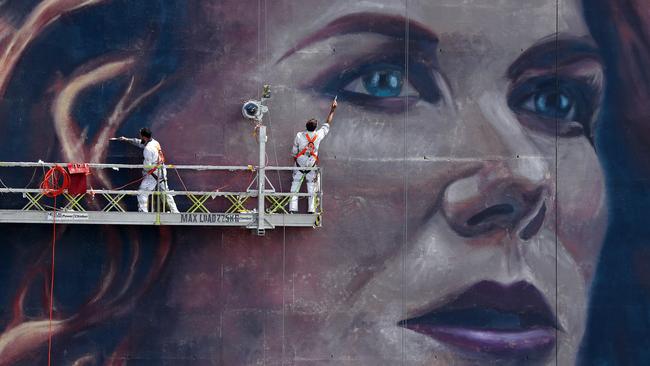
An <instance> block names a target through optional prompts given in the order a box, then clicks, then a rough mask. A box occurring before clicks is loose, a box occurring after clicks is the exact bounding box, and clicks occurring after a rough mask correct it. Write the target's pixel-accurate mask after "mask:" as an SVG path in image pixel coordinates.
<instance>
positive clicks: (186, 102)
mask: <svg viewBox="0 0 650 366" xmlns="http://www.w3.org/2000/svg"><path fill="white" fill-rule="evenodd" d="M258 5H259V4H258V3H257V2H250V3H249V2H241V1H222V2H204V3H202V4H201V7H200V9H199V10H198V11H197V14H202V15H203V17H202V19H203V20H202V21H200V22H199V21H197V22H195V27H196V29H197V31H196V32H194V33H188V34H191V35H189V36H188V40H187V42H188V44H189V45H188V47H189V49H190V50H193V51H197V52H196V53H197V54H201V56H200V57H201V60H202V61H201V62H200V63H199V66H197V67H195V68H194V69H193V72H194V75H193V77H192V82H191V85H189V84H188V85H187V88H186V90H185V91H184V92H183V93H184V94H183V97H182V98H179V99H178V102H177V103H172V104H170V105H167V106H165V107H163V108H162V109H160V110H159V111H158V112H157V114H156V116H155V117H154V118H153V119H152V121H153V122H152V130H154V131H156V133H157V138H158V137H159V138H158V140H159V141H161V143H162V144H163V145H164V146H165V149H166V155H169V156H172V157H173V160H175V161H177V162H183V163H196V164H239V165H241V164H250V163H253V162H255V159H256V156H257V151H256V142H255V140H254V138H253V137H252V135H251V132H252V126H250V125H249V124H247V123H246V122H244V121H242V119H241V117H240V115H239V113H240V112H239V111H240V107H241V102H242V101H243V100H245V99H247V98H250V97H253V96H255V95H256V94H254V93H257V88H258V87H260V86H261V85H262V84H263V83H270V84H272V85H273V91H274V95H273V98H272V99H271V101H270V102H269V108H270V114H269V115H268V116H267V118H266V124H267V125H268V126H269V129H270V140H269V144H268V146H269V150H268V154H269V159H270V161H271V163H272V164H274V165H275V164H278V165H289V164H290V163H291V158H290V155H289V152H290V147H291V143H292V141H293V136H295V133H296V132H297V131H299V130H302V128H303V127H304V123H305V122H304V121H306V120H308V119H309V118H311V117H316V118H318V119H319V120H321V121H322V119H324V118H325V116H326V113H327V111H328V107H329V104H330V102H331V99H332V98H333V97H334V96H338V102H339V107H338V109H337V112H336V116H335V118H334V123H333V126H332V129H331V132H330V134H329V135H328V136H327V138H326V139H325V140H324V142H323V143H322V144H321V151H320V162H321V166H322V167H323V174H324V175H323V190H324V202H323V209H324V214H323V227H322V228H319V229H315V230H311V229H309V230H307V229H291V228H287V229H282V228H277V229H275V230H272V231H268V232H267V237H266V238H257V237H255V236H253V235H249V234H248V233H245V232H242V231H241V230H233V231H230V230H227V231H224V232H218V233H217V234H215V232H214V231H208V230H194V231H191V232H190V231H185V232H182V233H178V234H177V235H176V238H177V241H178V242H179V243H181V242H183V243H184V245H179V246H178V248H177V255H178V256H177V259H176V260H175V261H174V262H173V264H174V266H173V267H172V271H173V272H172V273H173V275H172V280H171V287H170V288H171V290H170V294H169V296H170V297H169V299H168V301H167V305H168V306H170V308H171V309H172V312H173V313H175V314H177V316H176V319H177V321H176V322H172V323H170V325H169V330H168V334H167V335H166V336H165V339H166V340H165V341H166V342H171V341H170V339H177V340H179V342H180V340H181V339H182V340H184V341H185V342H186V341H187V340H188V338H191V339H192V342H193V344H194V345H195V346H196V347H197V349H214V344H216V343H218V344H221V345H222V347H221V348H220V349H221V351H220V352H221V355H220V356H219V357H220V358H221V359H222V360H224V362H225V364H229V365H235V364H253V363H255V362H258V361H259V362H261V361H260V360H266V361H268V362H270V361H273V362H276V361H277V362H279V361H278V360H280V359H284V360H285V361H287V362H289V361H288V360H293V361H290V362H289V363H291V362H294V363H299V360H303V361H304V362H305V363H307V364H310V363H315V364H316V363H320V362H323V363H326V362H334V363H336V364H349V365H361V364H362V365H376V364H381V365H395V364H409V365H450V364H455V365H456V364H465V363H468V364H472V363H481V364H485V363H486V362H488V361H494V362H496V361H502V362H505V363H508V362H515V363H516V362H524V361H525V362H526V363H533V362H540V363H550V364H555V363H558V364H562V365H566V364H571V363H572V362H574V360H575V357H576V353H577V350H578V345H579V342H580V340H581V338H582V335H583V332H584V329H585V318H586V308H587V296H588V289H589V285H590V281H591V275H592V272H593V269H594V265H595V263H596V259H597V256H598V252H599V249H600V246H601V243H602V240H603V233H604V230H605V226H606V202H605V201H606V200H605V193H604V183H603V175H602V171H601V167H600V165H599V162H598V159H597V157H596V154H595V150H594V146H593V141H592V133H593V129H594V126H593V121H594V120H595V117H596V115H597V110H598V106H599V103H600V98H601V90H602V87H603V85H602V66H601V64H600V62H599V60H598V57H597V52H596V50H594V48H593V46H592V42H591V41H590V38H589V35H588V32H587V28H586V26H585V24H584V21H583V19H582V16H581V9H580V8H579V7H578V4H576V3H575V2H562V3H561V6H560V8H559V11H558V14H557V23H556V2H555V1H536V2H526V1H524V2H522V1H520V0H505V1H501V2H499V5H498V6H495V5H494V4H493V3H492V2H489V4H488V2H485V1H479V0H473V1H463V2H459V1H456V0H440V1H435V2H432V1H427V0H413V1H409V2H408V7H406V6H405V3H404V2H395V1H379V0H373V1H344V0H332V1H327V2H323V1H317V0H307V1H289V0H287V1H284V0H282V1H272V2H268V3H263V4H261V5H259V6H258ZM556 26H557V28H556ZM205 29H210V31H209V32H207V33H206V31H205ZM199 30H200V31H199ZM197 57H198V56H197ZM188 142H190V143H188ZM272 178H273V179H275V180H274V181H273V183H274V185H275V186H276V188H277V189H282V190H285V191H286V190H288V187H289V184H290V178H289V177H288V176H282V177H280V178H279V179H278V178H277V177H272ZM210 179H213V178H210V177H208V176H204V175H202V176H196V177H194V178H193V179H192V180H191V184H193V185H194V186H197V187H198V186H201V187H204V188H205V187H212V186H213V185H215V184H216V185H217V186H218V185H220V184H219V182H217V183H215V182H214V181H213V180H210ZM229 184H235V183H233V182H229ZM243 184H244V185H245V183H243ZM301 204H303V205H304V204H305V203H304V202H303V203H301ZM303 209H304V207H303ZM185 244H187V245H185ZM178 314H182V315H178ZM216 314H219V316H217V315H216ZM204 347H207V348H204ZM211 355H212V354H211ZM211 355H206V356H205V357H207V358H210V357H212V356H211ZM273 362H271V363H273Z"/></svg>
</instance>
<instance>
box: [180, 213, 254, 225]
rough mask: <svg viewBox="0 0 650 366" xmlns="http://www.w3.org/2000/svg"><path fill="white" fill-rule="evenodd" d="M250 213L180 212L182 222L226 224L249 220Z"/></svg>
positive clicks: (250, 217) (250, 218) (250, 219)
mask: <svg viewBox="0 0 650 366" xmlns="http://www.w3.org/2000/svg"><path fill="white" fill-rule="evenodd" d="M252 219H253V217H252V215H250V214H249V215H246V214H243V215H242V214H238V213H232V214H224V213H182V214H181V223H182V224H204V225H228V224H240V223H247V222H251V221H252Z"/></svg>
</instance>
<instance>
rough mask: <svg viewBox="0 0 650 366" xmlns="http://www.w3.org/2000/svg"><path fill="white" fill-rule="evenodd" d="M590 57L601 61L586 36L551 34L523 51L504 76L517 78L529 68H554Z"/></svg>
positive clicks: (594, 47)
mask: <svg viewBox="0 0 650 366" xmlns="http://www.w3.org/2000/svg"><path fill="white" fill-rule="evenodd" d="M584 59H592V60H596V61H598V62H601V63H602V61H601V57H600V52H599V51H598V48H597V47H596V45H595V43H594V41H593V40H592V39H591V38H590V37H588V36H585V37H575V36H568V35H562V34H559V35H557V37H556V35H551V36H549V37H546V38H544V39H542V40H541V41H540V42H538V43H537V44H535V45H533V46H532V47H531V48H529V49H527V50H526V51H524V53H523V54H522V55H521V56H519V57H518V58H517V59H516V60H515V61H514V62H513V63H512V65H510V67H509V68H508V71H507V72H506V76H507V77H508V78H509V79H510V80H517V78H519V76H521V74H523V73H524V72H525V71H527V70H531V69H554V68H555V67H556V65H557V67H562V66H565V65H569V64H572V63H575V62H577V61H581V60H584Z"/></svg>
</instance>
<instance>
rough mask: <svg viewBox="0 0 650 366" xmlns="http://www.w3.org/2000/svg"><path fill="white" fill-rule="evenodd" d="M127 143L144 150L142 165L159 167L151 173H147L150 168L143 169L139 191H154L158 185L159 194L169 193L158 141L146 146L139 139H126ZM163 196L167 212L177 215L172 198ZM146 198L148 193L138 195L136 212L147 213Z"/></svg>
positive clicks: (167, 195)
mask: <svg viewBox="0 0 650 366" xmlns="http://www.w3.org/2000/svg"><path fill="white" fill-rule="evenodd" d="M128 141H129V142H130V143H132V144H133V145H135V146H138V147H139V148H141V149H144V150H143V152H142V155H143V157H144V160H143V162H142V165H145V166H150V167H152V166H156V165H160V167H158V169H156V170H154V171H153V172H151V173H149V172H150V171H151V169H152V168H148V169H147V168H146V167H145V168H143V170H142V175H143V176H144V178H143V179H142V182H141V183H140V188H139V190H141V191H153V190H154V189H156V185H158V188H159V190H160V192H167V191H169V187H168V186H167V168H165V165H164V157H163V156H164V155H163V153H162V148H161V147H160V143H158V141H156V140H154V139H153V138H152V139H151V140H149V142H148V143H147V144H146V145H145V144H142V142H141V140H140V139H139V138H133V139H128ZM164 196H165V198H166V200H167V207H169V210H170V211H171V212H172V213H178V208H176V203H175V202H174V197H172V196H171V195H169V194H165V195H164ZM148 197H149V193H140V194H138V211H140V212H149V209H148V207H147V199H148Z"/></svg>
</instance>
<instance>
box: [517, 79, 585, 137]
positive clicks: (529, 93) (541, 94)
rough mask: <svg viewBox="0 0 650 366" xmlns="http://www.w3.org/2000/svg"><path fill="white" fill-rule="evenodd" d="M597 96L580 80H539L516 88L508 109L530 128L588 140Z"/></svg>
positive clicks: (530, 81)
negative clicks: (579, 136) (518, 115)
mask: <svg viewBox="0 0 650 366" xmlns="http://www.w3.org/2000/svg"><path fill="white" fill-rule="evenodd" d="M597 95H598V92H597V91H596V90H594V89H593V88H592V87H591V86H590V85H589V84H588V83H585V82H583V81H581V80H574V79H568V78H556V77H554V76H548V77H539V78H533V79H530V80H527V81H526V82H524V83H522V84H520V85H518V86H517V87H515V88H514V89H513V90H512V91H511V93H510V95H509V97H508V105H509V106H510V108H511V109H512V110H513V111H515V112H517V113H519V114H521V115H522V118H520V120H521V121H522V123H524V124H526V125H528V126H530V127H531V128H534V129H537V130H541V131H545V132H547V133H549V134H558V135H562V136H577V135H579V134H586V135H587V136H591V135H590V134H591V122H592V118H593V115H594V112H595V103H596V96H597Z"/></svg>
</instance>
